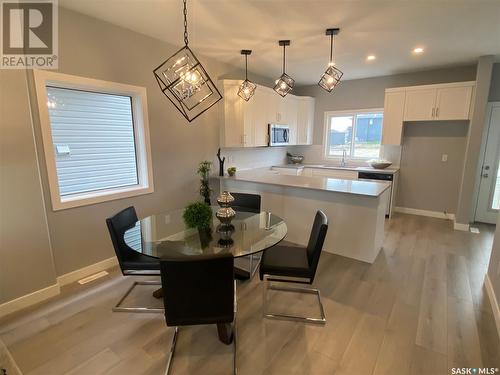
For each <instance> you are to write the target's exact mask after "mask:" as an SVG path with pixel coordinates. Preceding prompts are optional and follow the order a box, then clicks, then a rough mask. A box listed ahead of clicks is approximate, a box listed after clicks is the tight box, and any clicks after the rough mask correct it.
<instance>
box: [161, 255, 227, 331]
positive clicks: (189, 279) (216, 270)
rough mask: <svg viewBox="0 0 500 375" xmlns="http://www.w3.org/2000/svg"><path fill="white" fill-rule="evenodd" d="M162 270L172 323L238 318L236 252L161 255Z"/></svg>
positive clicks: (224, 320)
mask: <svg viewBox="0 0 500 375" xmlns="http://www.w3.org/2000/svg"><path fill="white" fill-rule="evenodd" d="M160 270H161V284H162V288H163V304H164V306H165V320H166V321H167V325H168V326H182V325H195V324H213V323H229V322H232V321H233V320H234V258H233V256H232V254H217V255H199V256H189V257H179V258H173V259H160Z"/></svg>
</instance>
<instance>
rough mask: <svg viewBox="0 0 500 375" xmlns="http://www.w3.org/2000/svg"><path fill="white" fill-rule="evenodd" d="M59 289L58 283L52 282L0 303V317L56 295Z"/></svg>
mask: <svg viewBox="0 0 500 375" xmlns="http://www.w3.org/2000/svg"><path fill="white" fill-rule="evenodd" d="M60 291H61V288H60V287H59V284H54V285H51V286H48V287H46V288H43V289H40V290H37V291H34V292H33V293H29V294H26V295H24V296H22V297H19V298H16V299H13V300H12V301H9V302H5V303H3V304H1V305H0V318H1V317H3V316H5V315H8V314H11V313H13V312H16V311H18V310H21V309H24V308H26V307H29V306H31V305H34V304H35V303H38V302H42V301H45V300H46V299H49V298H51V297H54V296H57V295H58V294H59V293H60Z"/></svg>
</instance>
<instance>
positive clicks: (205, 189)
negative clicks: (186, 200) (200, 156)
mask: <svg viewBox="0 0 500 375" xmlns="http://www.w3.org/2000/svg"><path fill="white" fill-rule="evenodd" d="M211 168H212V162H211V161H208V160H205V161H202V162H201V163H200V165H199V166H198V171H197V172H198V174H199V175H200V195H201V196H202V197H203V199H204V200H205V203H206V204H208V205H210V192H211V189H210V186H209V185H208V178H209V175H210V169H211Z"/></svg>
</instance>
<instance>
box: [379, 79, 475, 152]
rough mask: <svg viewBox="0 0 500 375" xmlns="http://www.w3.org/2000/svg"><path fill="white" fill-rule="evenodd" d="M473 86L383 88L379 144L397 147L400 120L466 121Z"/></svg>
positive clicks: (448, 85)
mask: <svg viewBox="0 0 500 375" xmlns="http://www.w3.org/2000/svg"><path fill="white" fill-rule="evenodd" d="M474 87H475V82H455V83H443V84H437V85H426V86H412V87H399V88H391V89H387V90H386V91H385V103H384V126H383V128H382V144H387V145H400V144H401V140H402V133H403V122H404V121H446V120H468V119H470V117H471V114H472V113H471V112H472V110H471V107H472V105H471V103H472V98H473V96H474Z"/></svg>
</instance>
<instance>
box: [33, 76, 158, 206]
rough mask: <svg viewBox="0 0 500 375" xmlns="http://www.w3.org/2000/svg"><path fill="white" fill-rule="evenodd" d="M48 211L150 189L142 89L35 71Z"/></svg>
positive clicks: (150, 175) (149, 168) (128, 195)
mask: <svg viewBox="0 0 500 375" xmlns="http://www.w3.org/2000/svg"><path fill="white" fill-rule="evenodd" d="M35 83H36V90H37V99H38V108H39V113H40V124H41V128H42V138H43V146H44V152H45V159H46V163H47V173H48V179H49V187H50V194H51V198H52V207H53V209H54V210H59V209H64V208H70V207H76V206H82V205H86V204H93V203H98V202H103V201H107V200H112V199H118V198H125V197H130V196H134V195H139V194H147V193H151V192H152V191H153V180H152V170H151V157H150V152H149V149H150V146H149V131H148V122H147V111H146V90H145V89H144V88H142V87H136V86H130V85H123V84H118V83H113V82H106V81H98V80H93V79H86V78H81V77H75V76H69V75H65V74H60V73H54V72H47V71H35Z"/></svg>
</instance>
